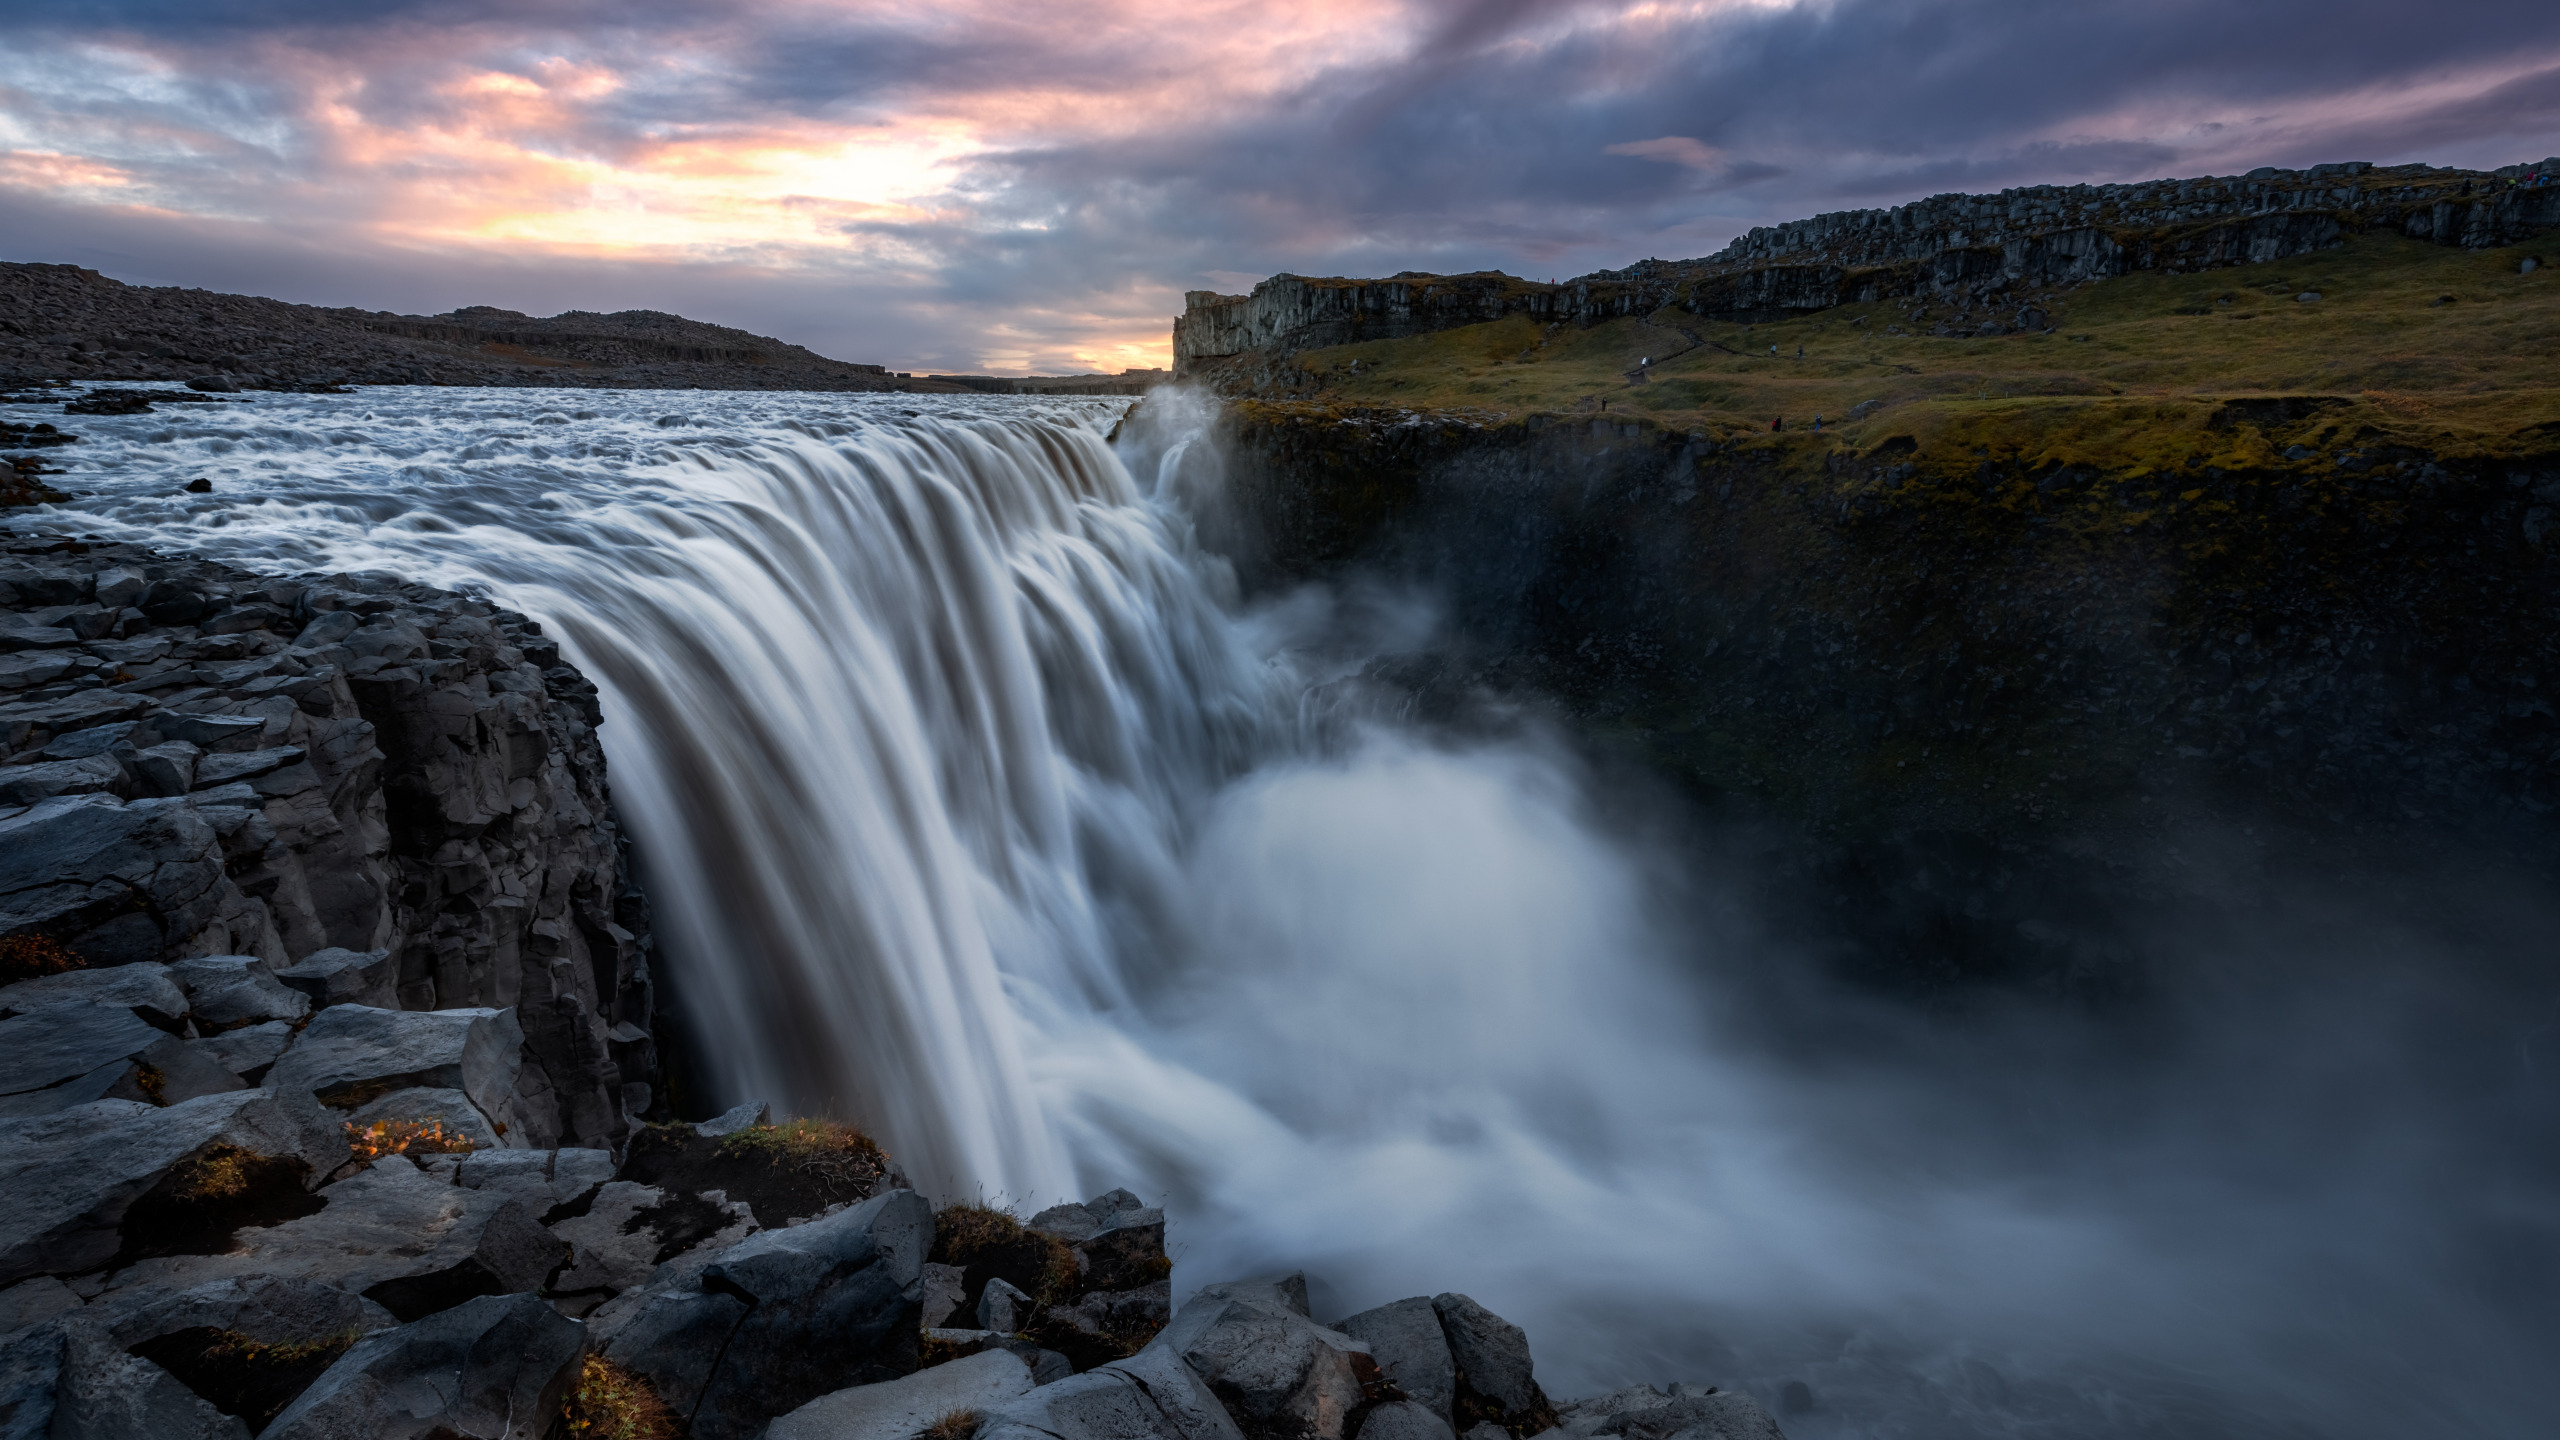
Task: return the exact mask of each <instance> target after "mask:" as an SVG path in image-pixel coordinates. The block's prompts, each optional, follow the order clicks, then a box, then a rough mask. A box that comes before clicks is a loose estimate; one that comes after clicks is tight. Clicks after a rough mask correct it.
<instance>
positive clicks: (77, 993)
mask: <svg viewBox="0 0 2560 1440" xmlns="http://www.w3.org/2000/svg"><path fill="white" fill-rule="evenodd" d="M72 1000H85V1001H88V1002H89V1003H91V1004H93V1005H122V1006H124V1007H125V1008H126V1009H128V1010H131V1011H133V1012H134V1013H136V1014H138V1015H140V1016H142V1017H143V1018H144V1019H145V1020H147V1021H149V1022H150V1023H151V1024H153V1025H155V1026H158V1027H160V1028H162V1029H175V1028H176V1027H177V1024H178V1022H179V1021H181V1020H184V1019H185V1018H186V1016H187V992H186V991H184V990H181V989H179V988H178V982H176V981H175V980H172V979H170V978H169V967H168V966H166V965H150V964H143V965H114V966H110V967H108V968H106V969H103V970H69V971H65V972H64V973H62V974H60V975H46V976H42V977H39V978H37V979H34V980H21V981H19V982H18V983H17V984H15V985H9V986H5V987H0V1016H6V1015H20V1014H24V1013H25V1012H27V1011H29V1010H34V1009H38V1008H40V1007H42V1006H46V1005H58V1004H62V1003H64V1002H66V1001H72ZM5 1068H6V1062H0V1069H5Z"/></svg>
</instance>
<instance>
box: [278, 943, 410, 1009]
mask: <svg viewBox="0 0 2560 1440" xmlns="http://www.w3.org/2000/svg"><path fill="white" fill-rule="evenodd" d="M276 979H277V981H279V982H280V983H282V984H283V985H285V986H287V987H288V988H290V989H294V990H298V991H300V992H302V993H303V994H304V995H307V996H309V997H311V1005H312V1008H313V1009H315V1010H316V1009H324V1008H326V1007H328V1006H331V1005H370V1006H372V1007H373V1008H375V1009H377V1010H396V1009H398V1008H399V1007H400V995H399V983H400V967H399V965H398V964H397V963H396V962H395V961H394V960H393V958H392V954H391V952H390V951H388V950H345V949H338V948H335V947H333V948H331V949H327V950H317V951H314V952H312V953H311V954H309V955H305V956H303V957H302V958H301V959H300V960H297V961H295V962H294V963H292V964H291V965H288V966H286V967H285V968H283V969H282V970H278V971H277V972H276Z"/></svg>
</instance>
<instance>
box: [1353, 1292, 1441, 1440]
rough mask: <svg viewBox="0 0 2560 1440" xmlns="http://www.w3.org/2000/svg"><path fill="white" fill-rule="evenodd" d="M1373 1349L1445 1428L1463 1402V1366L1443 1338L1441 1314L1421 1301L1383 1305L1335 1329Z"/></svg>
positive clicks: (1390, 1375) (1399, 1383)
mask: <svg viewBox="0 0 2560 1440" xmlns="http://www.w3.org/2000/svg"><path fill="white" fill-rule="evenodd" d="M1334 1328H1335V1329H1337V1330H1340V1331H1341V1332H1342V1333H1343V1334H1345V1335H1348V1336H1350V1337H1351V1338H1352V1339H1354V1340H1358V1341H1360V1342H1361V1343H1362V1344H1364V1345H1367V1346H1368V1347H1369V1353H1370V1355H1371V1356H1373V1357H1375V1358H1376V1360H1377V1362H1378V1368H1379V1369H1381V1370H1384V1371H1385V1372H1386V1373H1387V1376H1388V1378H1389V1379H1392V1380H1394V1381H1395V1382H1396V1387H1397V1388H1398V1389H1400V1390H1402V1391H1404V1393H1405V1394H1407V1395H1409V1396H1411V1397H1412V1398H1413V1400H1414V1402H1415V1403H1416V1404H1419V1405H1421V1406H1422V1407H1423V1408H1424V1409H1426V1410H1428V1411H1430V1412H1431V1413H1432V1414H1434V1415H1437V1416H1439V1417H1440V1419H1441V1421H1442V1423H1443V1426H1444V1428H1445V1426H1446V1424H1447V1422H1448V1421H1449V1419H1450V1417H1451V1416H1452V1415H1453V1414H1455V1410H1454V1408H1453V1407H1454V1406H1455V1405H1456V1403H1457V1399H1458V1362H1457V1361H1456V1360H1455V1359H1454V1358H1452V1357H1451V1356H1450V1354H1449V1342H1448V1340H1447V1339H1446V1338H1445V1337H1444V1336H1443V1335H1442V1334H1441V1332H1440V1312H1439V1311H1437V1310H1435V1309H1433V1308H1432V1306H1431V1302H1430V1301H1429V1300H1427V1299H1424V1298H1423V1297H1421V1296H1418V1295H1417V1296H1415V1297H1414V1298H1412V1299H1410V1300H1398V1301H1396V1302H1394V1303H1393V1304H1389V1305H1381V1306H1379V1307H1377V1308H1376V1309H1374V1310H1363V1311H1361V1312H1360V1313H1359V1314H1357V1315H1354V1316H1352V1317H1351V1318H1349V1319H1347V1320H1344V1321H1342V1322H1341V1323H1340V1324H1338V1325H1336V1326H1334Z"/></svg>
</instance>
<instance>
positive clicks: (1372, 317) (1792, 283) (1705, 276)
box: [1173, 159, 2560, 394]
mask: <svg viewBox="0 0 2560 1440" xmlns="http://www.w3.org/2000/svg"><path fill="white" fill-rule="evenodd" d="M2554 172H2560V159H2556V160H2551V161H2545V162H2543V163H2542V164H2541V165H2540V166H2511V167H2508V169H2506V170H2501V171H2495V172H2479V171H2468V170H2446V169H2437V168H2434V167H2430V166H2425V165H2404V166H2394V167H2389V168H2376V167H2373V166H2370V165H2365V164H2361V163H2354V164H2339V165H2321V166H2314V167H2313V168H2311V169H2309V170H2302V171H2292V170H2255V171H2251V172H2250V173H2249V174H2248V175H2247V176H2243V177H2234V178H2219V179H2217V178H2210V177H2208V178H2203V179H2195V180H2158V181H2148V182H2144V183H2141V184H2133V185H2068V186H2064V185H2039V186H2032V187H2027V188H2024V189H2017V190H2006V191H2002V192H2001V193H1999V194H1997V195H1940V196H1935V197H1932V198H1930V199H1927V200H1921V201H1916V202H1914V203H1912V204H1909V205H1902V206H1896V207H1894V208H1892V209H1889V210H1854V211H1844V212H1840V213H1837V214H1830V215H1818V216H1815V217H1814V218H1812V219H1810V220H1802V221H1796V222H1794V223H1791V224H1787V225H1781V226H1776V227H1766V228H1761V229H1755V230H1753V231H1751V232H1750V233H1749V234H1747V235H1744V236H1743V237H1742V238H1740V239H1738V240H1736V241H1734V242H1733V243H1732V244H1731V245H1729V246H1727V247H1725V248H1724V249H1723V250H1721V251H1719V252H1717V253H1716V254H1714V255H1711V256H1708V257H1706V258H1704V259H1699V260H1677V261H1664V260H1646V261H1642V262H1639V263H1637V264H1635V265H1631V266H1628V267H1627V268H1625V269H1623V270H1604V271H1600V272H1598V273H1595V274H1591V275H1585V276H1581V277H1579V278H1577V279H1573V280H1568V281H1565V282H1563V283H1561V284H1540V283H1536V282H1532V281H1527V280H1520V279H1515V278H1513V277H1512V276H1509V275H1502V274H1495V273H1479V274H1473V275H1446V276H1444V275H1428V274H1423V273H1420V272H1415V271H1407V272H1405V273H1403V274H1400V275H1396V276H1393V277H1391V278H1388V279H1384V280H1346V279H1311V278H1308V277H1304V276H1297V275H1275V276H1273V277H1272V278H1270V279H1268V280H1265V281H1263V282H1262V283H1261V284H1259V285H1256V286H1255V287H1254V288H1253V292H1252V293H1251V294H1249V295H1220V294H1216V293H1213V292H1210V291H1206V290H1195V291H1192V292H1190V293H1189V294H1188V295H1186V296H1185V302H1184V303H1185V309H1184V312H1183V314H1182V315H1181V316H1179V317H1177V318H1176V319H1175V321H1174V327H1173V352H1174V374H1175V376H1176V378H1178V379H1197V380H1201V381H1203V382H1204V383H1207V384H1210V385H1212V386H1214V387H1216V388H1218V389H1219V390H1221V391H1223V392H1226V393H1230V394H1245V393H1253V392H1255V391H1257V390H1260V389H1263V388H1265V387H1267V386H1268V385H1270V383H1271V382H1272V381H1273V379H1274V378H1275V377H1277V376H1278V375H1280V374H1283V373H1285V372H1286V370H1287V360H1288V357H1289V356H1290V355H1293V354H1295V353H1296V352H1298V351H1300V350H1307V349H1314V348H1317V347H1321V346H1327V345H1341V344H1347V343H1350V342H1353V341H1357V340H1380V339H1401V338H1404V337H1407V336H1411V335H1419V334H1425V333H1428V332H1431V331H1435V330H1446V329H1452V328H1455V327H1457V326H1461V325H1474V324H1479V323H1482V322H1484V321H1488V320H1498V319H1501V318H1502V317H1504V316H1506V315H1512V314H1526V315H1529V316H1531V317H1532V318H1534V319H1537V320H1539V321H1541V322H1545V323H1570V324H1591V323H1594V322H1597V321H1601V320H1608V319H1615V318H1617V317H1620V316H1629V315H1645V314H1651V313H1653V312H1655V311H1657V310H1660V309H1662V308H1663V307H1665V306H1671V307H1675V308H1677V309H1681V310H1685V311H1688V312H1690V313H1692V314H1697V315H1702V316H1716V317H1720V318H1731V319H1753V318H1775V317H1777V316H1781V315H1785V314H1790V313H1800V312H1805V311H1812V310H1822V309H1828V308H1830V307H1831V306H1834V305H1842V304H1849V303H1855V302H1862V301H1872V300H1880V299H1888V298H1894V297H1900V296H1909V295H1931V296H1937V297H1941V298H1956V297H1968V298H1969V297H1976V296H1984V295H1989V294H1991V293H1994V292H1997V291H2002V290H2006V289H2008V288H2010V287H2013V286H2026V287H2051V286H2062V285H2076V284H2080V283H2083V282H2086V281H2092V280H2103V279H2107V278H2109V277H2112V276H2117V275H2123V274H2127V273H2130V272H2134V271H2165V272H2179V271H2188V270H2199V269H2214V268H2219V267H2223V266H2229V265H2240V264H2256V263H2263V262H2266V261H2269V260H2275V259H2281V258H2284V257H2287V256H2292V255H2300V254H2304V253H2307V252H2310V251H2314V250H2321V249H2326V248H2329V247H2332V246H2335V245H2337V244H2339V243H2340V242H2341V241H2343V240H2344V239H2345V238H2346V237H2347V236H2349V235H2353V234H2360V233H2364V232H2367V231H2371V230H2376V229H2393V230H2398V231H2402V232H2404V233H2406V234H2408V235H2411V236H2414V237H2417V238H2420V239H2426V240H2431V241H2434V242H2436V243H2438V244H2444V245H2464V246H2471V247H2475V248H2476V247H2483V246H2491V245H2501V244H2507V243H2511V242H2513V241H2515V240H2517V239H2519V238H2522V237H2523V236H2524V235H2526V234H2529V233H2531V232H2533V231H2534V230H2536V229H2538V228H2540V227H2544V226H2549V225H2553V224H2560V185H2548V184H2546V185H2539V186H2535V185H2528V184H2519V183H2518V181H2519V180H2521V179H2525V178H2528V177H2529V175H2531V174H2549V173H2554Z"/></svg>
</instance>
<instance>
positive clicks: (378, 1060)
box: [270, 996, 524, 1114]
mask: <svg viewBox="0 0 2560 1440" xmlns="http://www.w3.org/2000/svg"><path fill="white" fill-rule="evenodd" d="M296 998H300V997H298V996H297V997H296ZM523 1046H524V1031H523V1030H522V1029H521V1028H519V1027H518V1025H517V1024H516V1012H515V1011H513V1010H490V1009H485V1008H483V1009H467V1010H385V1009H379V1008H376V1007H374V1006H370V1005H332V1006H330V1007H329V1008H328V1009H326V1010H323V1011H321V1012H320V1013H319V1015H318V1016H317V1017H316V1018H314V1019H313V1020H312V1022H311V1024H310V1025H309V1026H307V1027H305V1028H304V1030H303V1032H302V1038H301V1040H300V1041H298V1042H296V1043H295V1045H294V1047H293V1049H291V1050H290V1051H288V1052H286V1054H285V1057H284V1058H283V1059H281V1060H279V1061H277V1062H276V1068H275V1070H274V1071H273V1072H272V1074H271V1076H270V1080H271V1083H274V1084H279V1085H287V1084H289V1085H297V1086H300V1087H302V1088H304V1089H307V1090H309V1091H310V1092H311V1093H313V1094H314V1095H317V1096H318V1097H319V1098H320V1100H321V1102H322V1103H323V1104H335V1105H341V1106H347V1107H353V1106H355V1105H360V1104H364V1103H366V1102H368V1101H371V1100H373V1099H376V1098H378V1097H380V1096H382V1095H385V1094H388V1093H389V1092H391V1091H393V1090H406V1089H410V1088H413V1087H423V1088H426V1089H434V1090H459V1091H461V1092H462V1093H463V1094H465V1095H468V1096H470V1097H471V1103H472V1104H474V1105H477V1106H479V1107H480V1111H481V1113H482V1114H503V1113H505V1108H504V1107H505V1105H506V1103H507V1101H508V1099H509V1098H511V1097H512V1095H513V1094H514V1091H515V1084H516V1068H517V1066H518V1065H519V1064H521V1063H522V1059H523V1057H522V1054H521V1052H522V1049H523Z"/></svg>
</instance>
